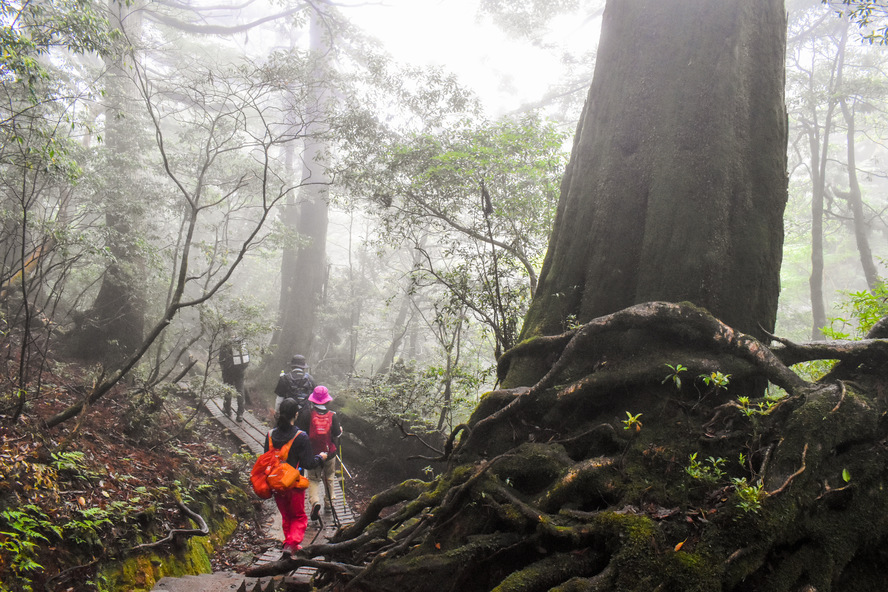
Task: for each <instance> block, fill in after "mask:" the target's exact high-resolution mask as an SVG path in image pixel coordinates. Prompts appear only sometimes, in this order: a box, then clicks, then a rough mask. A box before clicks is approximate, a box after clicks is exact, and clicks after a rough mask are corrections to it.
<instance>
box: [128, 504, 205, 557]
mask: <svg viewBox="0 0 888 592" xmlns="http://www.w3.org/2000/svg"><path fill="white" fill-rule="evenodd" d="M176 503H177V504H178V506H179V509H180V510H181V511H182V513H183V514H185V515H186V516H188V517H189V518H191V519H192V520H194V521H195V522H197V524H198V525H199V526H200V528H174V529H172V530H171V531H170V532H169V534H167V535H166V536H165V537H164V538H162V539H159V540H156V541H154V542H153V543H144V544H141V545H136V546H135V547H133V548H132V549H131V551H142V550H144V549H152V548H154V547H159V546H161V545H164V544H166V543H170V542H173V541H176V542H178V541H182V540H184V539H188V538H191V537H193V536H207V535H208V534H210V528H209V527H208V526H207V523H206V521H205V520H204V519H203V516H201V515H200V514H198V513H197V512H192V511H191V510H189V509H188V506H186V505H185V504H184V503H183V502H182V501H181V500H176Z"/></svg>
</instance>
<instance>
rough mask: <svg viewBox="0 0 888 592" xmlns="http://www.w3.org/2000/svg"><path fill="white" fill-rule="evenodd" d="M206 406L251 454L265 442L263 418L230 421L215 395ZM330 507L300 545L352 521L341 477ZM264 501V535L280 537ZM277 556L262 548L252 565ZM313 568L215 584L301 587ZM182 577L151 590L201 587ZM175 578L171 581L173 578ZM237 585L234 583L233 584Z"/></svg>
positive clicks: (273, 510)
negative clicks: (265, 520) (266, 515)
mask: <svg viewBox="0 0 888 592" xmlns="http://www.w3.org/2000/svg"><path fill="white" fill-rule="evenodd" d="M206 409H207V411H208V412H209V413H210V415H211V416H212V417H213V419H214V420H215V421H216V422H218V423H219V424H220V425H221V426H222V427H224V428H225V429H226V430H228V432H229V433H231V435H232V436H233V437H234V438H235V439H237V440H238V441H240V442H241V444H242V445H243V446H245V447H247V448H248V449H249V450H250V451H251V452H252V453H253V454H256V455H259V454H262V451H263V448H264V446H265V440H266V438H267V436H268V431H269V430H270V429H271V427H270V426H268V425H266V424H265V422H263V421H260V420H259V419H257V418H256V417H255V416H254V415H253V414H252V413H250V412H248V411H245V412H244V415H243V421H241V422H237V421H234V419H233V418H229V417H228V416H226V415H225V414H224V413H223V412H222V401H221V400H219V399H210V400H209V401H207V403H206ZM339 471H340V473H341V471H342V469H341V467H340V469H339ZM333 496H334V500H333V508H332V511H327V510H325V511H323V512H322V513H321V520H319V521H318V522H314V521H311V520H309V522H308V528H307V529H306V531H305V539H304V540H303V541H302V544H303V546H308V545H312V544H322V543H325V542H326V541H327V540H329V539H330V538H331V537H332V536H333V535H334V534H335V533H336V531H337V530H338V529H339V528H340V527H341V526H347V525H349V524H353V523H354V521H355V517H354V514H353V513H352V511H351V508H349V507H348V504H347V503H345V496H344V495H343V489H342V481H341V480H337V481H336V482H335V485H334V487H333ZM265 503H266V504H268V506H269V509H270V510H271V511H270V512H268V514H270V515H271V516H272V519H271V520H270V521H268V522H267V523H266V524H264V525H263V527H264V529H265V533H266V535H267V536H269V537H272V538H277V539H278V540H282V539H283V531H282V530H281V516H280V513H279V512H278V510H277V507H276V506H275V504H274V501H273V500H266V502H265ZM323 505H324V506H326V500H324V502H323ZM305 506H306V507H305V512H306V514H311V507H310V506H309V502H308V493H307V492H306V496H305ZM280 558H281V549H280V548H279V547H278V548H276V549H270V550H268V551H266V552H265V553H264V554H263V555H262V556H260V557H259V558H258V559H257V560H256V562H255V563H254V567H255V566H260V565H264V564H267V563H272V562H275V561H277V560H278V559H280ZM314 574H315V569H314V568H311V567H301V568H299V569H298V570H296V571H294V572H291V573H289V574H286V575H285V576H276V577H274V578H244V577H243V576H242V575H237V574H228V576H229V578H234V580H238V581H237V582H235V581H234V580H232V579H228V580H226V583H225V584H224V586H222V587H220V588H218V589H219V590H222V589H224V590H235V589H238V590H241V589H242V590H250V591H252V590H254V589H258V590H266V589H268V590H274V589H277V584H283V585H284V586H283V588H284V589H288V588H293V587H294V586H295V587H296V588H303V587H305V586H308V585H309V584H310V582H311V580H312V578H313V577H314ZM213 576H215V577H216V579H219V577H222V574H213ZM183 579H184V578H162V579H161V580H160V581H158V582H157V585H156V586H155V588H154V590H158V591H160V590H164V591H169V592H173V591H176V590H179V589H181V590H193V591H200V590H204V588H200V587H198V586H197V584H196V583H195V582H193V581H192V582H188V587H187V588H179V587H178V586H179V585H180V584H181V583H184V582H180V581H179V580H183ZM174 580H175V581H174ZM206 585H207V586H208V587H207V588H205V589H206V590H208V591H215V590H216V589H217V588H216V587H215V582H212V583H211V582H210V578H209V577H207V578H206ZM235 585H237V587H235Z"/></svg>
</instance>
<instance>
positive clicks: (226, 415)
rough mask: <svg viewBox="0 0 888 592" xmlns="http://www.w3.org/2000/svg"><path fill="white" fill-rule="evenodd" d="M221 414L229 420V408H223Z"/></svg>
mask: <svg viewBox="0 0 888 592" xmlns="http://www.w3.org/2000/svg"><path fill="white" fill-rule="evenodd" d="M222 413H224V414H225V417H227V418H228V419H231V407H223V408H222Z"/></svg>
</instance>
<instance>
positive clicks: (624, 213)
mask: <svg viewBox="0 0 888 592" xmlns="http://www.w3.org/2000/svg"><path fill="white" fill-rule="evenodd" d="M785 26H786V22H785V16H784V13H783V8H782V3H780V2H760V1H759V2H752V1H745V2H721V3H717V2H705V1H687V2H621V3H617V4H614V5H612V6H610V7H609V8H608V10H607V11H606V13H605V17H604V24H603V27H602V35H601V44H600V47H599V51H598V60H597V63H596V66H595V78H594V81H593V83H592V87H591V88H590V90H589V94H588V98H587V100H586V105H585V107H584V109H583V114H582V117H581V119H580V123H579V126H578V128H577V134H576V137H575V140H574V148H573V153H572V155H571V160H570V163H569V165H568V168H567V171H566V173H565V176H564V180H563V183H562V189H561V201H560V203H559V207H558V214H557V218H556V221H555V229H554V234H553V237H552V240H551V242H550V245H549V251H548V253H547V255H546V259H545V262H544V264H543V269H542V272H541V274H540V283H539V287H538V289H537V293H536V295H535V296H534V299H533V303H532V305H531V307H530V310H529V312H528V314H527V317H526V319H525V324H524V328H523V331H522V339H528V338H531V337H534V336H539V335H549V334H553V333H560V332H561V331H563V330H564V329H565V328H566V327H567V325H568V322H569V320H573V318H572V317H571V315H575V320H577V321H580V322H584V321H588V320H589V319H592V318H595V317H598V316H601V315H604V314H608V313H612V312H615V311H617V310H619V309H621V308H624V307H626V306H629V305H632V304H636V303H639V302H646V301H649V300H667V301H673V302H679V301H690V302H693V303H694V304H697V305H700V306H703V307H705V308H707V309H708V310H710V311H711V312H712V313H713V314H714V315H715V316H717V317H718V318H720V319H722V320H724V321H725V322H726V323H728V324H730V325H732V326H734V327H737V328H739V329H741V330H743V331H746V332H748V333H750V334H752V335H755V336H760V337H761V336H763V335H764V333H763V331H770V330H772V329H773V327H774V322H775V318H776V311H777V295H778V292H779V286H778V281H779V271H780V262H781V256H782V255H781V253H782V246H783V226H782V225H783V221H782V218H783V210H784V206H785V203H786V195H787V193H786V113H785V110H784V104H783V84H784V75H783V56H784V49H783V48H784V39H785V33H784V31H785ZM540 362H541V364H536V365H535V367H534V369H533V370H531V371H530V373H528V370H530V368H526V367H524V364H523V363H519V364H518V366H521V370H520V372H519V371H517V370H516V371H510V372H509V375H508V376H507V378H506V381H505V383H504V384H505V385H507V386H516V385H519V384H531V383H532V382H534V381H535V379H537V378H539V376H541V375H542V371H543V370H544V369H545V361H542V360H541V361H540Z"/></svg>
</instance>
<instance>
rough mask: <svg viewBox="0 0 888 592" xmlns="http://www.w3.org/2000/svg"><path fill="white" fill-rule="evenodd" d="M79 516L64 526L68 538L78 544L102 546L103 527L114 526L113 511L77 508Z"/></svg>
mask: <svg viewBox="0 0 888 592" xmlns="http://www.w3.org/2000/svg"><path fill="white" fill-rule="evenodd" d="M76 512H77V514H79V517H78V518H75V519H73V520H70V521H68V522H66V523H65V524H64V525H63V526H62V530H63V531H64V532H65V535H66V538H68V539H69V540H72V541H74V542H75V543H77V544H78V545H87V546H94V547H97V548H101V547H102V527H103V526H113V523H112V522H111V518H110V516H111V513H110V512H109V511H108V510H103V509H102V508H86V509H83V510H77V511H76Z"/></svg>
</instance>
